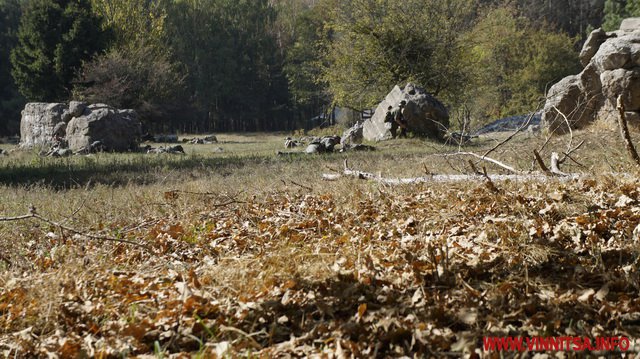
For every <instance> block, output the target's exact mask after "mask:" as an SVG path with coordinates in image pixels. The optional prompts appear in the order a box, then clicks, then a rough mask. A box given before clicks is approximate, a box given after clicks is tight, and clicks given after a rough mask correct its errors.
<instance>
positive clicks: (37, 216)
mask: <svg viewBox="0 0 640 359" xmlns="http://www.w3.org/2000/svg"><path fill="white" fill-rule="evenodd" d="M28 219H37V220H40V221H42V222H45V223H47V224H49V225H51V226H54V227H58V228H60V229H63V230H65V231H67V232H71V233H73V234H78V235H81V236H84V237H87V238H90V239H95V240H101V241H109V242H118V243H126V244H130V245H133V246H136V247H140V248H143V249H145V250H147V251H150V249H149V247H147V246H145V245H144V244H140V243H137V242H133V241H129V240H126V239H120V238H113V237H107V236H101V235H96V234H92V233H87V232H86V231H81V230H78V229H75V228H71V227H68V226H65V225H63V224H62V223H58V222H56V221H53V220H50V219H48V218H46V217H43V216H41V215H40V214H38V213H37V212H36V209H35V207H33V206H31V207H29V214H25V215H22V216H15V217H0V222H12V221H22V220H28Z"/></svg>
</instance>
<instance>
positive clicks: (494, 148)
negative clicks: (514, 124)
mask: <svg viewBox="0 0 640 359" xmlns="http://www.w3.org/2000/svg"><path fill="white" fill-rule="evenodd" d="M534 115H535V112H533V113H531V115H529V117H528V118H527V121H525V122H524V123H523V124H522V125H521V126H520V127H518V128H517V129H516V130H515V131H514V132H513V133H512V134H511V135H509V136H508V137H507V138H505V139H504V140H502V141H500V142H499V143H498V144H496V145H495V146H493V147H492V148H490V149H488V150H487V151H486V152H485V153H484V154H483V155H482V157H486V156H489V155H490V154H491V153H492V152H493V151H495V150H497V149H498V148H499V147H500V146H502V145H504V144H505V143H507V142H509V141H511V139H512V138H514V137H515V136H516V135H517V134H518V133H520V132H521V131H522V130H523V129H525V128H527V127H528V126H529V124H530V123H531V120H532V119H533V116H534Z"/></svg>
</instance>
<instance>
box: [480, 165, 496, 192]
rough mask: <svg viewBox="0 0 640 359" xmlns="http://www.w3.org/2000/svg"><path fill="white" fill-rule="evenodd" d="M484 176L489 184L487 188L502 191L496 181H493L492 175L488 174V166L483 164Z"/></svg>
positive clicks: (492, 190)
mask: <svg viewBox="0 0 640 359" xmlns="http://www.w3.org/2000/svg"><path fill="white" fill-rule="evenodd" d="M482 176H484V178H485V180H486V182H485V184H486V185H487V188H489V190H490V191H491V192H493V193H500V190H499V189H498V187H496V185H495V183H493V181H492V180H491V177H489V175H488V174H487V168H486V167H484V166H482Z"/></svg>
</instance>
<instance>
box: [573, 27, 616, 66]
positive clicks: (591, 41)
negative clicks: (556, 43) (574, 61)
mask: <svg viewBox="0 0 640 359" xmlns="http://www.w3.org/2000/svg"><path fill="white" fill-rule="evenodd" d="M608 38H609V35H607V33H606V32H605V31H604V30H602V29H595V30H593V31H591V33H590V34H589V37H587V40H586V41H585V43H584V45H583V46H582V51H580V63H581V64H582V66H587V65H588V64H589V61H591V59H592V58H593V55H595V54H596V52H598V49H599V48H600V45H602V44H603V43H604V42H605V41H606V40H607V39H608Z"/></svg>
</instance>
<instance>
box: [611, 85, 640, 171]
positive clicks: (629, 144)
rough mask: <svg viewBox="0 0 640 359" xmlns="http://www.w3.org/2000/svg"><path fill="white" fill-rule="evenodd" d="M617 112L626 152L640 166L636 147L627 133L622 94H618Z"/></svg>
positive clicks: (639, 157)
mask: <svg viewBox="0 0 640 359" xmlns="http://www.w3.org/2000/svg"><path fill="white" fill-rule="evenodd" d="M617 105H618V106H617V108H618V112H619V113H620V116H619V117H618V125H619V126H620V135H621V136H622V140H623V141H624V144H625V147H626V148H627V152H629V155H630V156H631V159H633V160H634V161H635V163H636V164H638V165H639V166H640V156H638V152H637V151H636V148H635V147H634V146H633V142H632V141H631V135H630V134H629V126H628V125H627V118H626V117H625V115H624V103H623V100H622V95H620V96H618V104H617Z"/></svg>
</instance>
